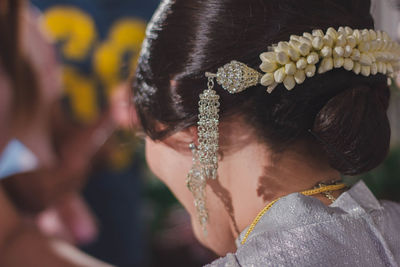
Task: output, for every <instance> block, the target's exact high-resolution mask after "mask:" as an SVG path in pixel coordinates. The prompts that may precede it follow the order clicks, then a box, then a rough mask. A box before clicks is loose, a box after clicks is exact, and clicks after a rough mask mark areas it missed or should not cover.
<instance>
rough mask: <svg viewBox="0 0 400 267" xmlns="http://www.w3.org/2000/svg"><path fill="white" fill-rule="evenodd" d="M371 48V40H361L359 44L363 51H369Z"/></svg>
mask: <svg viewBox="0 0 400 267" xmlns="http://www.w3.org/2000/svg"><path fill="white" fill-rule="evenodd" d="M369 49H370V46H369V42H361V43H360V44H359V45H358V50H360V52H361V53H365V52H368V51H369Z"/></svg>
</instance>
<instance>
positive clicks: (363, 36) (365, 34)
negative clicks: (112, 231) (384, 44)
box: [361, 29, 371, 42]
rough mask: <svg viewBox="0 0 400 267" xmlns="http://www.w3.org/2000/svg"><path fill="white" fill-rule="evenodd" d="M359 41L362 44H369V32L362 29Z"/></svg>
mask: <svg viewBox="0 0 400 267" xmlns="http://www.w3.org/2000/svg"><path fill="white" fill-rule="evenodd" d="M361 39H362V40H363V41H364V42H369V41H370V40H371V39H370V36H369V30H367V29H364V30H362V31H361Z"/></svg>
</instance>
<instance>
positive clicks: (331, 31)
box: [326, 27, 338, 40]
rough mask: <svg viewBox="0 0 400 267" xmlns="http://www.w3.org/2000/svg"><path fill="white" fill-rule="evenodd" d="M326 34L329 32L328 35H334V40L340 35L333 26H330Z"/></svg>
mask: <svg viewBox="0 0 400 267" xmlns="http://www.w3.org/2000/svg"><path fill="white" fill-rule="evenodd" d="M326 34H327V35H330V36H331V37H332V39H334V40H335V39H336V38H337V37H338V32H337V31H336V30H335V29H334V28H332V27H330V28H329V29H328V30H327V31H326Z"/></svg>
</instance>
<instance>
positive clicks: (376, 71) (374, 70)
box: [371, 63, 378, 75]
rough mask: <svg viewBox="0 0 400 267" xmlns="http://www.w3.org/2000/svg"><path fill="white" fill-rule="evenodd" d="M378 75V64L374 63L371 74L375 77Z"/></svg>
mask: <svg viewBox="0 0 400 267" xmlns="http://www.w3.org/2000/svg"><path fill="white" fill-rule="evenodd" d="M377 73H378V66H377V65H376V63H373V64H372V65H371V74H372V75H375V74H377Z"/></svg>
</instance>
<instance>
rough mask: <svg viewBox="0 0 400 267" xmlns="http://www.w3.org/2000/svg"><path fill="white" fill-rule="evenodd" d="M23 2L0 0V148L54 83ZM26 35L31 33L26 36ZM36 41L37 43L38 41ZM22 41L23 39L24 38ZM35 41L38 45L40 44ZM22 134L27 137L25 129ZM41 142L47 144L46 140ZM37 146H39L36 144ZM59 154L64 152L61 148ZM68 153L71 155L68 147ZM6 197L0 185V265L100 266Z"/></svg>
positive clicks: (53, 73) (53, 69) (31, 115)
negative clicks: (51, 236)
mask: <svg viewBox="0 0 400 267" xmlns="http://www.w3.org/2000/svg"><path fill="white" fill-rule="evenodd" d="M24 4H25V3H24V2H20V1H14V0H13V1H2V3H1V5H0V39H1V41H0V47H1V49H0V50H1V54H0V59H1V64H0V66H1V68H2V72H1V79H0V81H1V83H2V86H1V87H0V89H1V94H2V96H3V97H2V98H1V99H2V101H5V102H4V103H2V104H3V105H1V107H2V110H1V113H0V114H1V116H2V117H1V118H2V119H1V120H0V123H2V124H1V129H2V131H1V132H2V134H3V133H5V132H6V133H7V135H6V134H3V135H2V137H1V139H0V143H1V147H2V148H4V146H5V144H6V143H7V142H8V141H9V140H10V139H11V137H13V136H17V135H18V133H21V131H29V129H30V128H29V127H27V128H24V125H29V123H30V121H29V120H30V119H31V118H35V117H34V115H35V114H36V112H40V111H39V110H40V109H41V108H44V107H43V106H41V105H50V104H51V103H50V102H51V101H49V102H46V101H43V99H46V97H48V98H52V97H51V96H50V95H51V94H50V91H51V89H52V88H53V86H55V85H56V84H57V83H53V81H54V80H57V78H56V69H57V68H56V66H55V65H51V64H50V63H51V62H50V61H49V60H51V56H50V55H51V54H49V53H48V52H49V51H47V50H46V49H47V48H49V47H48V46H43V45H42V44H44V42H43V41H42V40H43V38H40V37H39V35H38V36H35V38H34V35H35V32H36V33H37V31H35V30H36V29H35V28H34V27H32V24H31V20H30V18H29V17H26V15H25V14H24V15H22V10H24V9H25V8H26V7H25V5H24ZM21 22H22V23H21ZM27 28H28V29H27ZM20 30H22V32H23V34H22V36H20V35H21V33H20ZM28 33H29V34H32V36H30V37H27V36H26V34H28ZM21 37H23V38H32V39H29V42H26V43H29V45H32V46H33V47H34V48H35V49H33V50H28V51H27V50H26V47H20V44H21V42H20V38H21ZM38 40H40V41H39V42H38ZM25 41H28V40H26V39H25ZM40 42H42V43H41V44H40ZM35 45H37V46H35ZM24 48H25V49H24ZM32 53H33V54H32ZM39 67H44V68H45V69H46V68H47V67H50V69H46V70H45V71H40V70H39ZM36 79H37V80H36ZM38 80H39V81H40V82H39V81H38ZM43 80H48V81H50V82H44V81H43ZM36 82H38V83H36ZM41 82H43V83H41ZM53 89H54V88H53ZM41 90H43V91H41ZM46 90H49V92H46ZM43 92H45V93H43ZM42 93H43V94H42ZM46 107H47V106H46ZM45 121H46V120H45ZM42 126H43V125H42ZM3 129H4V130H3ZM33 131H34V130H33ZM22 135H23V136H28V135H26V134H25V133H22ZM39 135H40V134H39ZM44 140H45V142H49V140H46V138H44ZM86 142H87V139H86ZM89 143H90V142H89ZM69 144H70V145H71V144H72V146H71V148H73V147H74V146H73V144H74V142H72V143H71V142H70V143H69ZM39 147H40V148H41V146H39ZM2 150H3V149H2ZM2 150H1V151H2ZM33 150H34V149H33ZM89 150H90V149H89ZM75 152H77V151H75ZM46 153H47V152H45V153H44V154H46ZM63 153H65V149H64V152H63ZM69 153H70V154H71V153H72V151H71V152H69ZM79 164H81V163H79ZM54 174H56V173H53V175H54ZM32 176H34V175H27V178H30V177H32ZM56 177H57V176H56V175H55V177H50V178H53V179H56ZM32 178H34V177H32ZM11 179H13V178H8V180H9V181H11ZM45 192H46V191H38V192H37V195H36V196H33V197H32V198H31V200H35V198H37V197H40V196H41V194H42V193H45ZM8 196H9V192H6V191H5V190H4V189H3V188H0V216H1V218H2V220H1V222H0V266H106V265H105V264H103V263H101V262H99V261H97V260H94V259H92V258H90V257H88V256H86V255H84V254H82V253H81V252H79V251H77V250H76V249H74V248H72V247H70V246H69V245H66V244H65V243H63V242H60V241H57V240H55V239H54V240H53V239H49V238H47V237H45V236H43V235H42V234H41V233H40V232H39V231H38V229H37V228H36V227H35V226H34V225H33V224H30V223H27V222H26V221H25V220H24V218H23V217H24V216H22V215H21V212H20V211H19V210H18V209H16V207H15V206H14V203H12V202H11V201H10V199H9V198H8Z"/></svg>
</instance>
